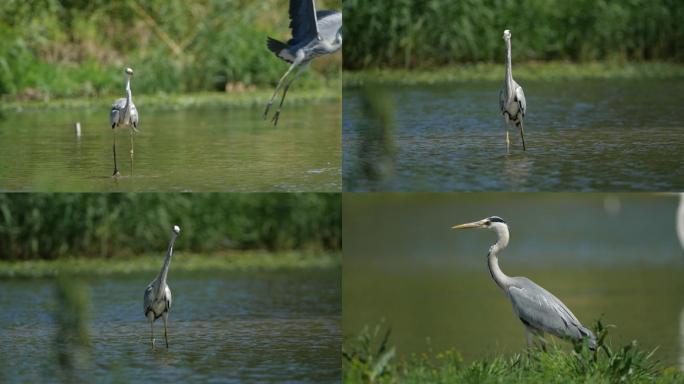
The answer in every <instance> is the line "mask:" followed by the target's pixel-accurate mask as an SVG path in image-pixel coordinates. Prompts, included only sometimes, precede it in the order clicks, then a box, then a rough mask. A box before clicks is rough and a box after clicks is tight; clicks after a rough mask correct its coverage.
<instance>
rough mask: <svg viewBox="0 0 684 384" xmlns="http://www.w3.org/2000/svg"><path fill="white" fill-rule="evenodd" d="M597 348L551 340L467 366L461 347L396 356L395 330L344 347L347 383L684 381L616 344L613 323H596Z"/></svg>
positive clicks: (634, 348) (648, 355) (650, 355)
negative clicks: (391, 340)
mask: <svg viewBox="0 0 684 384" xmlns="http://www.w3.org/2000/svg"><path fill="white" fill-rule="evenodd" d="M594 331H595V333H596V335H597V339H598V343H597V344H598V346H597V349H596V352H593V351H591V350H589V349H588V348H587V346H586V345H576V346H575V347H574V349H573V350H570V351H567V350H564V349H562V348H560V347H559V346H557V345H555V344H551V345H550V347H549V348H547V351H542V350H541V349H531V350H528V351H526V352H521V353H517V354H514V355H512V356H495V357H491V358H483V359H480V360H477V361H474V362H472V363H469V364H465V363H464V361H463V359H462V357H461V355H460V354H459V353H458V352H456V351H453V350H452V351H446V352H441V353H436V354H422V355H420V356H416V355H412V356H410V357H408V358H403V359H401V360H399V361H397V360H396V358H395V357H396V350H395V348H393V347H390V345H389V338H390V331H389V330H383V327H381V326H376V327H375V328H374V329H373V330H370V329H369V328H368V327H366V328H364V329H363V330H362V332H361V333H360V334H359V335H358V336H357V337H356V338H355V339H354V340H351V341H350V342H349V343H347V344H346V345H345V346H344V347H343V352H342V353H343V356H344V361H343V381H344V382H345V383H522V382H525V383H623V382H625V383H684V374H682V373H681V372H679V371H677V370H676V368H674V367H673V368H664V367H662V366H661V364H660V363H659V362H658V361H657V360H656V359H655V358H654V353H655V350H654V351H645V350H643V349H640V348H639V345H638V343H637V342H636V341H632V342H631V343H629V344H627V345H624V346H622V347H619V348H614V347H613V346H611V345H610V342H609V340H608V338H607V336H608V327H606V326H604V325H603V324H602V323H601V321H598V322H597V323H596V324H595V326H594Z"/></svg>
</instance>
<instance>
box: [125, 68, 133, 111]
mask: <svg viewBox="0 0 684 384" xmlns="http://www.w3.org/2000/svg"><path fill="white" fill-rule="evenodd" d="M131 104H133V94H132V93H131V76H130V75H126V106H125V110H126V112H128V111H129V109H130V106H131Z"/></svg>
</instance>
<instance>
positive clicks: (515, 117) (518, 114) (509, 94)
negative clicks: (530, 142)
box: [499, 29, 527, 152]
mask: <svg viewBox="0 0 684 384" xmlns="http://www.w3.org/2000/svg"><path fill="white" fill-rule="evenodd" d="M503 39H504V42H506V72H505V76H504V83H503V87H502V88H501V92H500V93H499V108H500V109H501V114H502V115H503V119H504V128H505V129H506V152H508V151H509V147H510V145H511V142H510V140H509V139H508V126H509V124H510V123H514V124H515V126H516V127H518V128H519V129H520V138H521V139H522V146H523V151H525V150H527V148H526V147H525V130H524V129H523V118H524V117H525V112H526V111H527V101H525V93H524V92H523V89H522V87H521V86H520V85H519V84H518V83H516V82H515V80H513V72H512V69H511V31H509V30H508V29H507V30H505V31H504V33H503Z"/></svg>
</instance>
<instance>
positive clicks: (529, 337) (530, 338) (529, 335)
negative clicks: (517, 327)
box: [525, 327, 534, 348]
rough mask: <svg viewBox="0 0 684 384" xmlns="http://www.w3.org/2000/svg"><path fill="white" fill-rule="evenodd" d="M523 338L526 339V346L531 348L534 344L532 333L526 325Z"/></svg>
mask: <svg viewBox="0 0 684 384" xmlns="http://www.w3.org/2000/svg"><path fill="white" fill-rule="evenodd" d="M525 338H526V339H527V348H532V347H533V346H534V335H533V334H532V332H531V331H530V329H529V328H527V327H525Z"/></svg>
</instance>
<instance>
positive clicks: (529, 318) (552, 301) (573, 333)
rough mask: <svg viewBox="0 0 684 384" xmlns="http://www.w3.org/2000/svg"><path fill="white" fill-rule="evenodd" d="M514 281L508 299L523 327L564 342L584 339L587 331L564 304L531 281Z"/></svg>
mask: <svg viewBox="0 0 684 384" xmlns="http://www.w3.org/2000/svg"><path fill="white" fill-rule="evenodd" d="M514 279H515V284H514V285H513V286H511V287H510V288H509V289H508V295H509V297H510V299H511V302H512V304H513V309H514V310H515V312H516V314H517V315H518V317H520V320H522V322H523V323H525V324H526V325H529V326H531V327H532V328H536V329H540V330H542V331H544V332H548V333H551V334H553V335H556V336H558V337H561V338H571V339H574V340H579V339H581V338H582V331H581V330H580V328H582V329H584V327H583V326H582V324H581V323H580V322H579V320H577V318H576V317H575V315H574V314H573V313H572V312H571V311H570V309H568V307H566V306H565V304H563V302H561V301H560V300H559V299H558V298H557V297H556V296H554V295H553V294H551V293H550V292H549V291H547V290H545V289H544V288H542V287H540V286H539V285H537V284H535V283H534V282H532V281H531V280H529V279H526V278H524V277H516V278H514Z"/></svg>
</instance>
